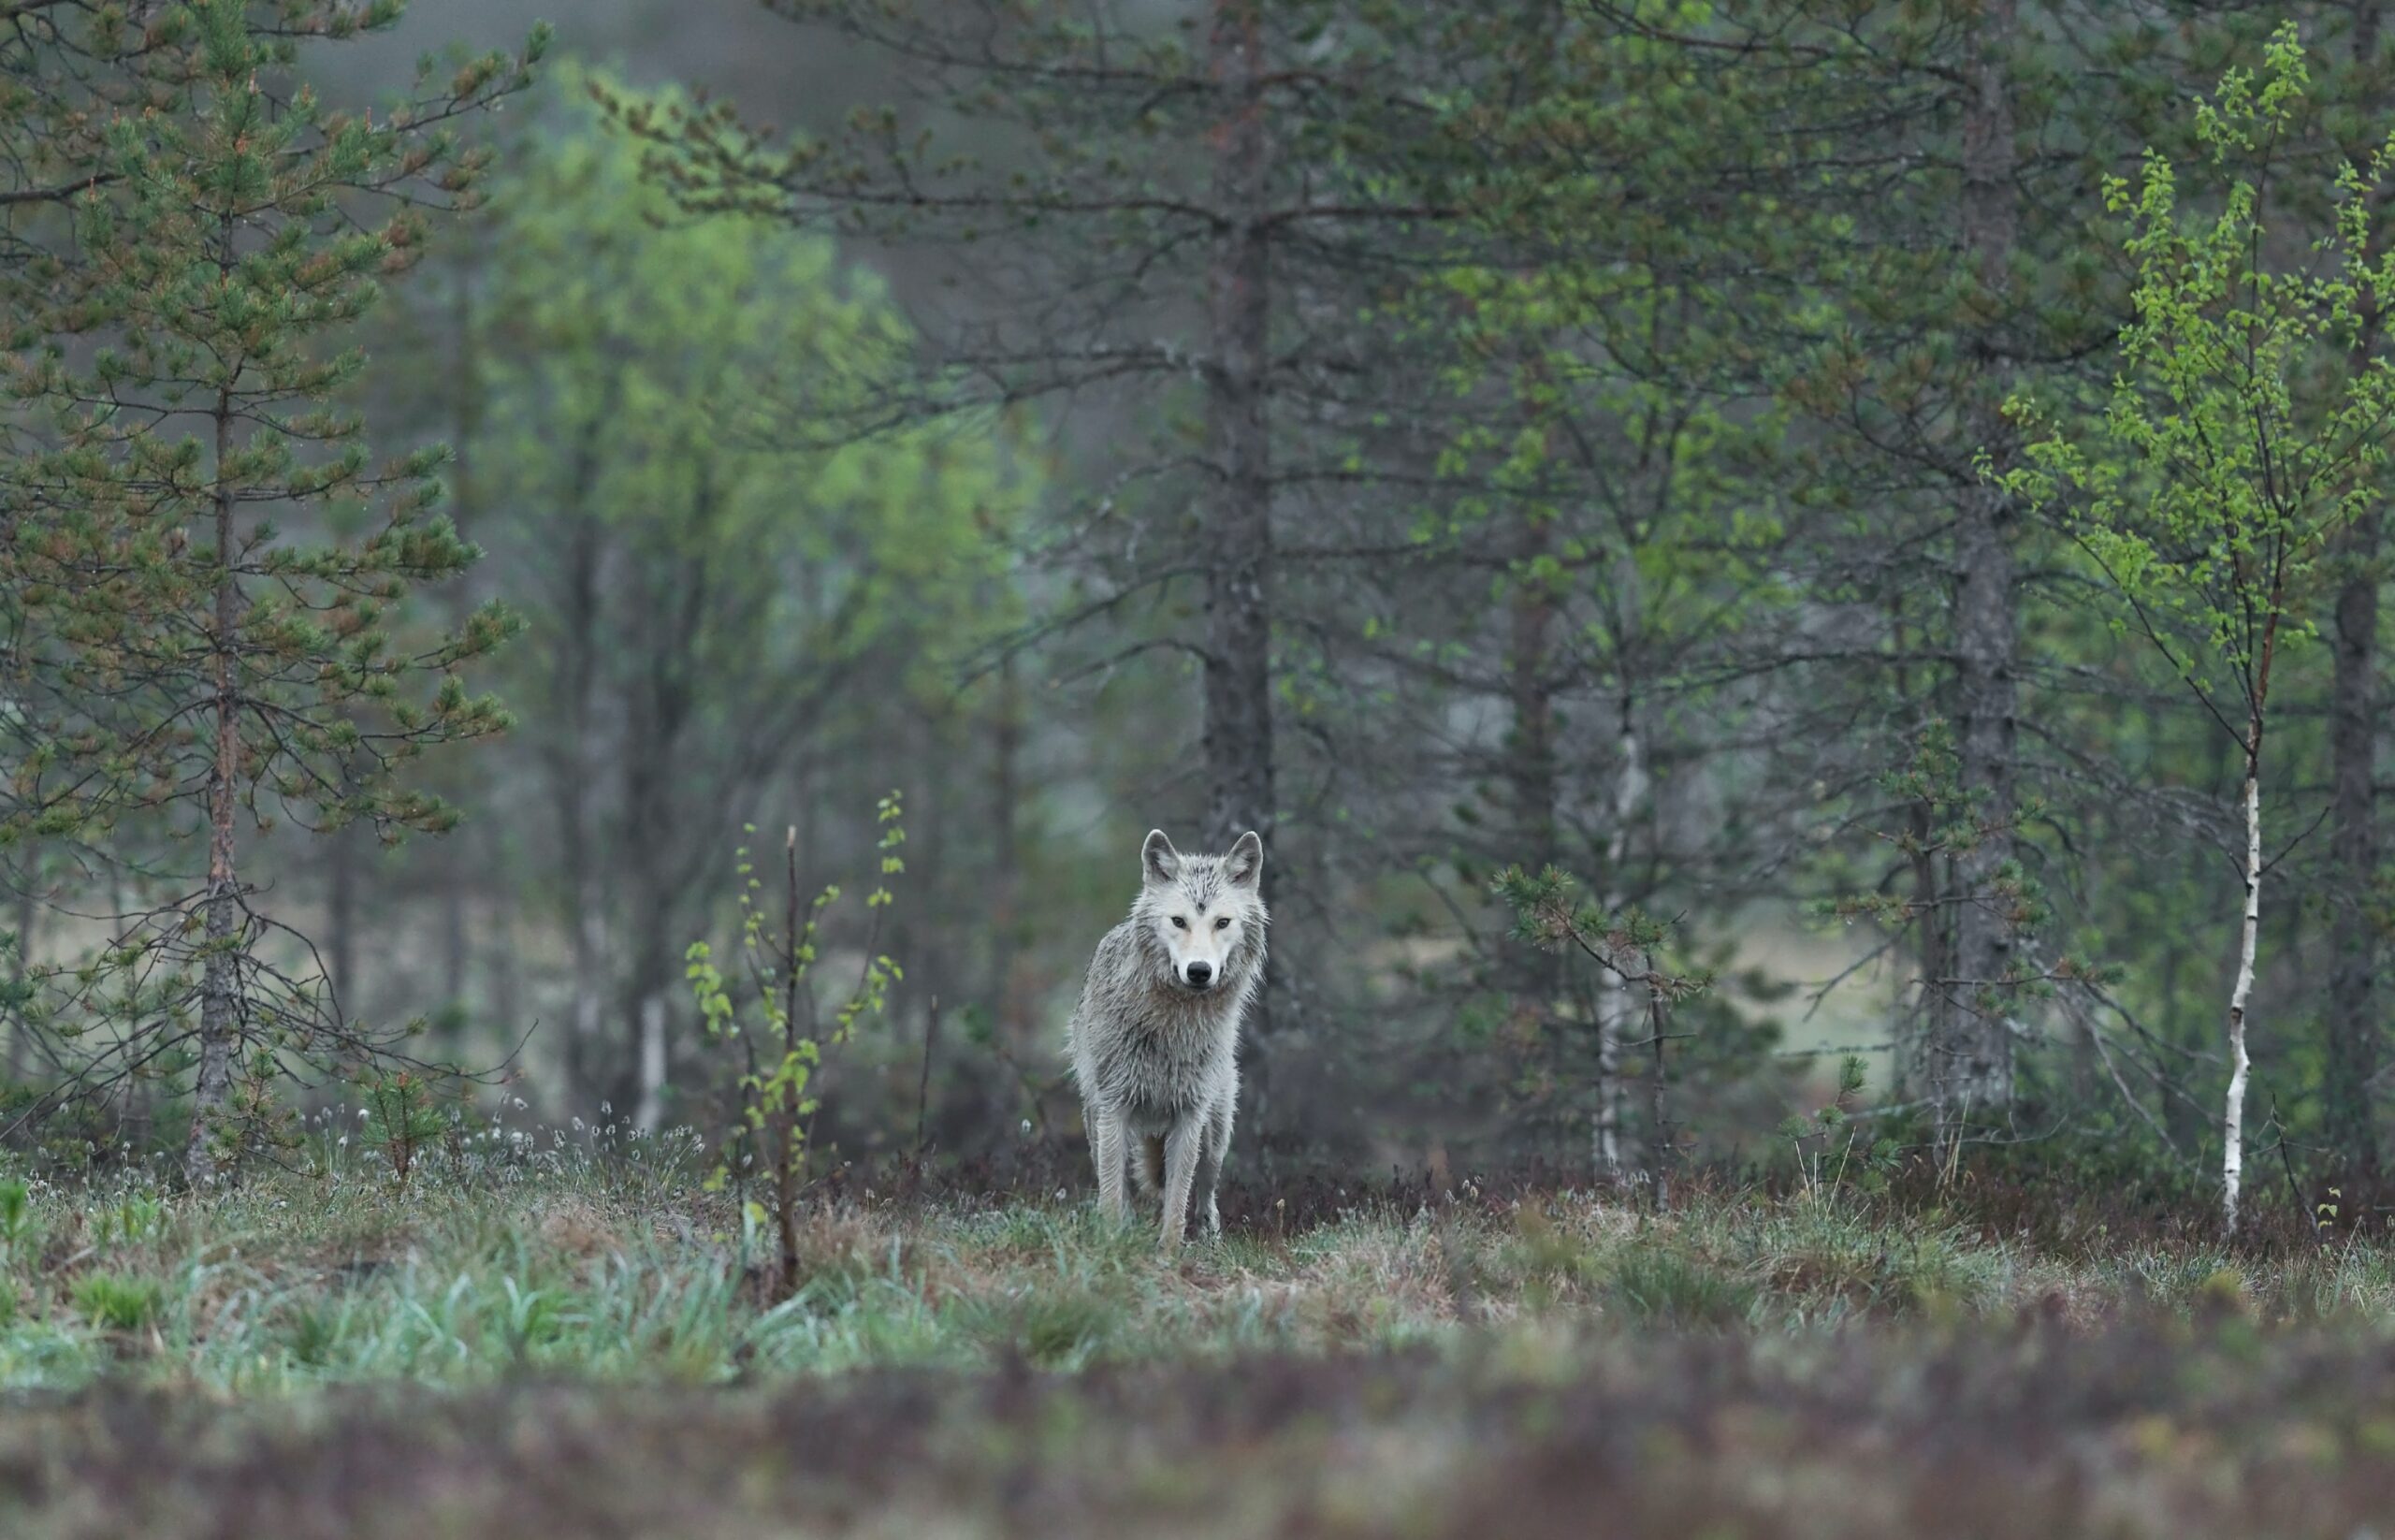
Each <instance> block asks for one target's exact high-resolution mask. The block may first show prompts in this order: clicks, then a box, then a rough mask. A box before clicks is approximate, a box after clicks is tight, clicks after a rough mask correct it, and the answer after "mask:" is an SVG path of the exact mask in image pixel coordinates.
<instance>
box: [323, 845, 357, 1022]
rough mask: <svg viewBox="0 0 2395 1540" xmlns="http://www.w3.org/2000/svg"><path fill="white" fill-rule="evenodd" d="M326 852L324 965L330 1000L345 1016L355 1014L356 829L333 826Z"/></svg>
mask: <svg viewBox="0 0 2395 1540" xmlns="http://www.w3.org/2000/svg"><path fill="white" fill-rule="evenodd" d="M326 838H327V842H328V844H329V847H330V848H329V849H328V850H327V851H326V852H325V853H326V855H327V858H329V860H330V862H331V864H332V869H331V870H330V871H328V872H327V873H326V874H325V875H326V878H327V887H328V889H329V892H327V894H326V897H325V930H326V932H327V936H326V937H325V940H326V947H325V952H326V959H325V961H326V966H327V971H328V972H330V973H331V975H332V986H333V1003H334V1005H335V1007H336V1008H337V1009H338V1010H340V1012H341V1015H342V1016H344V1017H348V1016H354V1015H356V1014H357V1009H358V999H357V858H358V855H359V850H358V848H357V831H356V829H355V828H351V827H347V826H344V827H341V828H339V829H335V830H334V831H333V832H332V833H331V834H329V835H327V836H326Z"/></svg>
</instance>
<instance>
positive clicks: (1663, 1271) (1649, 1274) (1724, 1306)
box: [1612, 1251, 1757, 1331]
mask: <svg viewBox="0 0 2395 1540" xmlns="http://www.w3.org/2000/svg"><path fill="white" fill-rule="evenodd" d="M1612 1290H1613V1294H1614V1296H1615V1298H1617V1299H1618V1300H1620V1301H1621V1303H1622V1305H1623V1307H1624V1308H1626V1309H1628V1310H1629V1311H1631V1312H1632V1313H1633V1314H1634V1315H1638V1316H1640V1317H1641V1318H1643V1319H1646V1320H1649V1321H1653V1322H1655V1323H1656V1324H1658V1325H1661V1326H1669V1327H1674V1328H1677V1329H1680V1330H1683V1331H1686V1330H1699V1329H1714V1330H1720V1329H1725V1328H1729V1327H1735V1326H1743V1325H1745V1324H1746V1322H1747V1318H1748V1316H1749V1315H1750V1314H1751V1313H1752V1312H1753V1310H1754V1308H1755V1303H1756V1299H1757V1290H1756V1288H1755V1286H1754V1285H1753V1284H1752V1283H1750V1282H1749V1281H1748V1280H1746V1279H1743V1278H1737V1277H1734V1276H1732V1275H1730V1274H1728V1273H1725V1272H1723V1271H1720V1269H1718V1268H1715V1267H1712V1266H1710V1265H1708V1264H1706V1263H1705V1262H1702V1261H1697V1260H1694V1259H1691V1258H1690V1257H1679V1256H1675V1255H1674V1254H1672V1253H1670V1252H1666V1251H1633V1252H1632V1253H1630V1254H1629V1255H1628V1256H1626V1257H1623V1258H1622V1259H1621V1262H1620V1265H1619V1266H1618V1267H1617V1268H1616V1269H1615V1270H1614V1274H1613V1279H1612Z"/></svg>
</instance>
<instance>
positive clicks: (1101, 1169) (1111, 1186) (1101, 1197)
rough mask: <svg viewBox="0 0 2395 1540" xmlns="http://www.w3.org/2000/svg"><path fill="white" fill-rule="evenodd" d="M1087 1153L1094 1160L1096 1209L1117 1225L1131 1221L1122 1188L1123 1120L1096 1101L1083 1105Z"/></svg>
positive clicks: (1129, 1203)
mask: <svg viewBox="0 0 2395 1540" xmlns="http://www.w3.org/2000/svg"><path fill="white" fill-rule="evenodd" d="M1081 1121H1082V1122H1083V1123H1084V1124H1086V1125H1087V1126H1088V1127H1089V1153H1090V1157H1091V1158H1092V1159H1094V1160H1095V1161H1096V1162H1097V1212H1098V1213H1101V1214H1104V1215H1105V1216H1106V1217H1107V1218H1108V1219H1109V1220H1110V1221H1111V1222H1113V1223H1114V1224H1117V1225H1126V1224H1129V1223H1130V1221H1131V1200H1130V1199H1129V1197H1128V1196H1126V1195H1125V1192H1124V1191H1123V1120H1122V1119H1121V1118H1119V1117H1117V1116H1116V1115H1115V1114H1114V1113H1113V1112H1112V1111H1109V1110H1107V1109H1106V1108H1103V1107H1100V1106H1098V1105H1097V1104H1096V1102H1089V1103H1085V1104H1084V1105H1083V1109H1082V1116H1081Z"/></svg>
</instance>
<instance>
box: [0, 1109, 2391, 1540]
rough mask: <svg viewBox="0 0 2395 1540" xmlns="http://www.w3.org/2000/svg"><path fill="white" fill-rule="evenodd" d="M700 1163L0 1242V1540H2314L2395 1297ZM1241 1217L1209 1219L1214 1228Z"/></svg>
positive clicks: (1452, 1204)
mask: <svg viewBox="0 0 2395 1540" xmlns="http://www.w3.org/2000/svg"><path fill="white" fill-rule="evenodd" d="M686 1154H687V1152H682V1151H677V1150H675V1149H674V1148H673V1147H671V1146H667V1145H661V1144H660V1145H650V1144H643V1143H638V1142H636V1143H635V1144H633V1145H632V1146H631V1147H630V1148H628V1149H625V1150H621V1151H613V1152H610V1153H607V1154H603V1155H602V1154H599V1153H596V1152H595V1151H594V1150H593V1149H592V1148H591V1147H590V1146H589V1145H588V1143H587V1142H584V1143H576V1142H574V1141H573V1140H567V1139H559V1140H555V1141H553V1142H551V1143H549V1144H547V1145H545V1146H544V1147H539V1148H536V1149H533V1150H530V1151H525V1150H520V1149H519V1150H517V1151H516V1152H515V1153H514V1155H511V1156H510V1157H509V1158H505V1159H500V1158H478V1159H475V1160H472V1161H468V1162H463V1163H457V1164H455V1165H450V1164H443V1163H439V1162H436V1163H435V1164H434V1165H433V1166H432V1167H431V1168H429V1169H428V1170H423V1171H421V1172H420V1173H419V1174H418V1175H417V1176H416V1177H415V1178H414V1181H412V1182H411V1183H410V1184H408V1185H407V1186H406V1187H405V1188H404V1189H402V1188H399V1187H398V1186H395V1185H394V1184H393V1183H392V1181H391V1180H390V1178H389V1176H388V1174H387V1173H385V1172H384V1171H382V1170H378V1169H376V1168H375V1167H374V1166H373V1165H371V1164H370V1162H368V1161H365V1160H363V1159H357V1160H351V1159H347V1158H345V1157H343V1156H342V1155H341V1153H340V1152H339V1151H338V1148H337V1147H327V1149H326V1150H324V1151H323V1152H321V1155H322V1156H323V1158H319V1159H317V1160H314V1161H312V1162H311V1165H310V1169H309V1170H306V1171H304V1172H301V1173H290V1174H277V1175H273V1176H269V1177H264V1178H260V1179H257V1180H254V1181H253V1182H251V1183H249V1184H245V1185H244V1186H242V1187H241V1188H240V1189H239V1190H238V1191H235V1192H231V1193H227V1194H223V1195H218V1196H212V1197H206V1198H194V1197H186V1196H171V1195H167V1194H165V1193H163V1192H161V1191H159V1190H156V1189H153V1188H152V1187H149V1186H147V1185H145V1184H142V1183H141V1182H139V1181H138V1180H135V1179H130V1178H124V1179H118V1180H116V1181H113V1182H103V1183H98V1184H82V1185H74V1186H64V1187H61V1186H48V1185H43V1184H33V1185H32V1186H31V1187H30V1188H29V1189H28V1190H27V1191H26V1192H25V1195H24V1198H23V1199H22V1201H19V1202H8V1201H6V1199H8V1198H9V1197H10V1196H11V1194H10V1192H9V1191H6V1190H0V1248H5V1250H0V1384H4V1385H5V1386H6V1387H7V1395H6V1399H5V1401H0V1535H6V1536H8V1537H10V1540H52V1537H66V1536H77V1537H83V1536H90V1537H95V1540H96V1537H99V1536H120V1535H141V1536H159V1537H170V1536H203V1535H208V1536H213V1535H225V1536H231V1535H243V1536H253V1535H254V1536H301V1537H305V1536H317V1535H325V1536H332V1535H353V1534H355V1535H383V1534H389V1535H394V1536H398V1535H407V1536H411V1537H428V1536H449V1535H456V1536H471V1537H477V1540H479V1537H491V1540H497V1537H500V1536H520V1535H535V1534H544V1535H545V1534H559V1535H564V1534H584V1533H588V1534H606V1535H640V1536H649V1535H656V1536H668V1535H673V1536H717V1535H721V1536H733V1535H743V1536H745V1535H807V1534H832V1533H859V1534H876V1535H893V1536H895V1535H974V1534H1007V1535H1043V1536H1044V1535H1073V1534H1084V1533H1086V1534H1093V1535H1095V1534H1124V1533H1156V1534H1173V1535H1210V1536H1211V1535H1220V1536H1227V1537H1228V1536H1250V1535H1317V1534H1319V1535H1366V1534H1398V1535H1419V1536H1445V1535H1455V1536H1467V1535H1471V1536H1480V1535H1506V1534H1520V1535H1545V1534H1556V1535H1562V1534H1575V1535H1577V1534H1589V1533H1622V1534H1654V1535H1691V1536H1696V1535H1703V1536H1708V1537H1728V1536H1774V1535H1815V1534H1818V1535H1825V1536H1826V1535H1832V1534H1836V1535H1869V1536H1878V1535H1886V1536H1896V1535H1915V1534H1925V1533H1949V1534H1986V1535H2025V1536H2026V1535H2051V1534H2059V1533H2086V1534H2102V1535H2124V1536H2127V1535H2155V1536H2176V1535H2215V1534H2217V1535H2232V1534H2271V1535H2310V1534H2319V1535H2336V1536H2340V1537H2346V1536H2352V1535H2355V1534H2358V1533H2375V1532H2373V1531H2371V1529H2370V1527H2371V1526H2373V1525H2376V1526H2380V1527H2381V1529H2382V1530H2383V1529H2384V1527H2386V1526H2388V1524H2389V1523H2390V1521H2395V1329H2390V1327H2395V1252H2390V1251H2389V1250H2388V1249H2385V1248H2383V1247H2381V1246H2378V1245H2375V1244H2371V1243H2367V1242H2339V1243H2335V1244H2330V1245H2314V1244H2312V1243H2311V1242H2308V1241H2301V1242H2286V1241H2281V1242H2275V1243H2272V1244H2268V1245H2264V1246H2260V1247H2257V1248H2255V1249H2253V1250H2250V1251H2246V1252H2242V1253H2230V1252H2228V1251H2226V1250H2224V1249H2222V1248H2221V1247H2219V1246H2217V1245H2214V1244H2211V1243H2209V1242H2203V1241H2201V1240H2199V1239H2194V1238H2191V1237H2189V1236H2185V1235H2179V1234H2174V1233H2172V1232H2171V1231H2170V1227H2168V1226H2154V1225H2147V1226H2143V1227H2140V1228H2138V1230H2137V1233H2135V1234H2133V1235H2132V1234H2123V1233H2120V1232H2119V1228H2117V1223H2118V1222H2117V1216H2108V1217H2107V1218H2106V1219H2103V1220H2097V1219H2093V1218H2088V1219H2083V1220H2079V1219H2073V1218H2071V1217H2070V1216H2069V1215H2068V1213H2067V1212H2066V1213H2064V1214H2063V1215H2062V1217H2060V1218H2059V1219H2056V1220H2054V1222H2051V1223H2044V1224H2040V1225H2039V1226H2036V1227H2024V1226H2019V1225H2013V1224H2009V1223H2007V1222H2003V1221H1999V1220H1996V1219H1992V1218H1991V1217H1990V1214H1989V1213H1987V1212H1984V1210H1983V1209H1982V1210H1980V1211H1974V1210H1973V1209H1972V1208H1971V1207H1970V1206H1969V1205H1967V1204H1955V1205H1953V1206H1952V1207H1951V1208H1948V1209H1943V1210H1941V1209H1940V1208H1939V1207H1938V1206H1936V1205H1933V1204H1929V1203H1924V1202H1922V1201H1918V1200H1913V1201H1904V1202H1899V1201H1896V1200H1894V1199H1866V1198H1864V1197H1862V1196H1858V1195H1855V1194H1852V1193H1846V1192H1837V1191H1809V1192H1808V1191H1799V1192H1797V1193H1794V1194H1793V1195H1783V1196H1778V1197H1765V1196H1763V1195H1760V1194H1756V1193H1752V1192H1746V1191H1734V1190H1723V1189H1712V1190H1707V1189H1704V1188H1699V1190H1697V1191H1696V1192H1695V1193H1694V1194H1693V1195H1692V1197H1691V1200H1690V1202H1689V1203H1688V1204H1687V1205H1686V1206H1685V1207H1684V1208H1683V1210H1682V1211H1681V1212H1679V1213H1675V1214H1672V1215H1669V1216H1665V1217H1661V1218H1658V1217H1654V1216H1650V1215H1646V1214H1642V1213H1639V1212H1638V1211H1637V1210H1636V1208H1635V1207H1634V1206H1633V1205H1632V1204H1630V1203H1629V1202H1628V1201H1627V1200H1626V1199H1623V1198H1621V1197H1619V1196H1616V1195H1589V1194H1584V1193H1573V1192H1559V1191H1544V1192H1533V1193H1527V1194H1521V1193H1516V1194H1510V1195H1506V1196H1498V1195H1496V1194H1493V1193H1488V1192H1482V1191H1479V1190H1477V1189H1475V1188H1474V1187H1473V1185H1472V1184H1463V1186H1462V1188H1461V1190H1459V1191H1458V1192H1456V1193H1455V1194H1454V1195H1453V1196H1452V1199H1448V1198H1446V1197H1445V1196H1444V1195H1442V1197H1441V1199H1440V1200H1438V1201H1433V1202H1430V1203H1424V1202H1422V1201H1420V1200H1419V1199H1418V1197H1417V1198H1415V1199H1407V1200H1397V1199H1390V1198H1389V1197H1388V1196H1387V1195H1386V1194H1383V1195H1379V1196H1373V1195H1368V1194H1365V1193H1362V1192H1360V1191H1358V1192H1356V1193H1353V1194H1347V1193H1343V1191H1342V1190H1341V1189H1340V1188H1338V1187H1337V1186H1336V1185H1335V1184H1334V1185H1328V1186H1326V1185H1324V1184H1312V1185H1309V1186H1307V1187H1305V1188H1304V1189H1303V1190H1302V1191H1301V1192H1300V1193H1299V1202H1298V1203H1297V1204H1294V1205H1292V1204H1291V1203H1290V1202H1289V1201H1288V1199H1286V1198H1285V1197H1284V1198H1281V1199H1268V1197H1267V1195H1266V1194H1264V1193H1262V1192H1256V1191H1250V1192H1247V1193H1244V1194H1242V1195H1241V1201H1240V1203H1238V1204H1237V1205H1234V1206H1233V1213H1234V1215H1235V1218H1234V1224H1233V1234H1232V1235H1231V1236H1229V1237H1228V1238H1227V1240H1225V1241H1224V1242H1219V1243H1214V1244H1207V1245H1199V1246H1197V1247H1195V1248H1193V1250H1192V1251H1191V1252H1189V1253H1188V1254H1186V1255H1185V1256H1184V1257H1183V1258H1182V1259H1181V1260H1180V1261H1179V1262H1177V1263H1175V1264H1170V1265H1167V1264H1164V1263H1162V1262H1160V1261H1159V1260H1158V1259H1157V1258H1156V1257H1155V1256H1154V1251H1153V1246H1152V1242H1151V1240H1150V1239H1149V1237H1148V1236H1146V1235H1145V1234H1144V1233H1139V1234H1122V1233H1114V1232H1110V1231H1108V1230H1107V1229H1105V1228H1102V1227H1101V1226H1099V1225H1098V1224H1097V1223H1096V1220H1095V1219H1094V1217H1093V1215H1092V1214H1091V1213H1090V1212H1089V1209H1088V1207H1087V1206H1086V1205H1085V1204H1083V1203H1081V1202H1078V1201H1074V1200H1072V1195H1070V1194H1067V1195H1066V1196H1065V1197H1062V1198H1060V1197H1058V1196H1056V1195H1055V1194H1054V1193H1052V1192H1049V1193H1046V1194H1044V1195H1043V1196H1042V1197H1040V1198H1038V1199H1030V1198H1026V1197H1023V1196H1020V1195H1017V1196H1010V1197H1007V1198H1003V1199H1001V1198H995V1197H987V1196H984V1197H972V1196H961V1195H958V1194H955V1193H947V1194H944V1195H940V1196H923V1195H920V1194H918V1195H915V1196H912V1197H898V1196H893V1195H890V1194H874V1193H870V1192H868V1191H867V1190H866V1189H865V1188H864V1185H862V1184H851V1186H850V1189H849V1192H848V1193H847V1195H846V1196H844V1197H842V1198H840V1199H837V1200H836V1201H835V1202H834V1203H831V1204H827V1205H826V1206H825V1207H824V1209H823V1211H822V1212H821V1213H819V1214H818V1215H817V1216H816V1217H815V1218H814V1219H813V1220H812V1222H811V1223H810V1226H809V1228H808V1231H807V1244H806V1262H805V1277H804V1280H803V1282H802V1285H801V1286H800V1287H799V1288H798V1290H797V1292H796V1293H795V1294H794V1295H793V1296H792V1297H791V1298H789V1299H787V1300H780V1301H778V1302H776V1301H773V1300H769V1299H768V1298H766V1296H765V1291H764V1290H763V1288H762V1280H761V1278H760V1277H759V1275H758V1274H757V1272H756V1271H754V1270H753V1269H752V1268H750V1267H749V1266H748V1262H747V1255H748V1250H749V1247H748V1245H747V1244H745V1243H744V1237H743V1234H742V1227H741V1225H740V1222H739V1219H738V1209H737V1206H736V1204H735V1203H734V1202H733V1200H732V1199H729V1198H725V1197H720V1196H718V1197H709V1196H707V1195H704V1194H703V1193H701V1192H700V1191H699V1190H698V1187H697V1184H696V1182H695V1180H694V1179H693V1175H692V1170H691V1167H692V1164H693V1163H692V1162H690V1161H689V1160H688V1159H687V1158H683V1156H684V1155H686ZM1241 1215H1243V1216H1244V1217H1243V1218H1241V1217H1238V1216H1241Z"/></svg>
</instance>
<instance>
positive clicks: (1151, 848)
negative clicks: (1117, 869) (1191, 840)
mask: <svg viewBox="0 0 2395 1540" xmlns="http://www.w3.org/2000/svg"><path fill="white" fill-rule="evenodd" d="M1180 871H1181V852H1180V851H1179V850H1174V849H1173V848H1172V841H1171V840H1168V839H1167V838H1165V837H1164V831H1163V830H1162V829H1151V830H1149V831H1148V838H1147V842H1146V843H1145V844H1143V845H1141V846H1140V847H1139V875H1140V876H1141V877H1143V878H1145V879H1147V880H1148V881H1150V882H1169V881H1171V880H1172V879H1173V878H1175V877H1176V876H1178V875H1179V874H1180Z"/></svg>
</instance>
